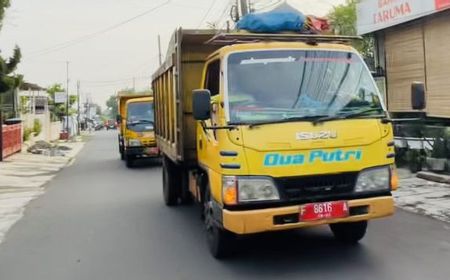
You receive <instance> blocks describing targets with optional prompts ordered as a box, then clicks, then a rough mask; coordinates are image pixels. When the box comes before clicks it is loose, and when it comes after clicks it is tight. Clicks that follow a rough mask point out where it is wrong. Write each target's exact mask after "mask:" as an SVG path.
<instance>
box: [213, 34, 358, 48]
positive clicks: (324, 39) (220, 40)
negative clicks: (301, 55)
mask: <svg viewBox="0 0 450 280" xmlns="http://www.w3.org/2000/svg"><path fill="white" fill-rule="evenodd" d="M358 40H362V37H360V36H341V35H317V34H292V33H280V34H255V33H220V34H217V35H215V36H214V37H213V38H211V39H210V40H208V41H206V44H212V45H223V46H226V45H233V44H244V43H260V42H305V43H308V44H318V43H335V44H346V45H348V44H351V43H352V42H353V41H358Z"/></svg>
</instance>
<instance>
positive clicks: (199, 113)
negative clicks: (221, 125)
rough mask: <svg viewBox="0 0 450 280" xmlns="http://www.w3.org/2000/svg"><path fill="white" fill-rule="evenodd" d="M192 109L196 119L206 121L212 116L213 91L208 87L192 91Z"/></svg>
mask: <svg viewBox="0 0 450 280" xmlns="http://www.w3.org/2000/svg"><path fill="white" fill-rule="evenodd" d="M192 110H193V114H194V119H196V120H197V121H204V120H207V119H209V118H211V92H210V91H209V90H207V89H196V90H193V91H192Z"/></svg>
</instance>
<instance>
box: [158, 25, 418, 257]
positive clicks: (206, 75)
mask: <svg viewBox="0 0 450 280" xmlns="http://www.w3.org/2000/svg"><path fill="white" fill-rule="evenodd" d="M349 42H350V38H347V37H333V36H313V35H288V34H279V35H273V34H219V35H215V34H214V33H213V32H212V31H207V30H182V29H179V30H177V31H176V32H175V34H174V35H173V37H172V41H171V43H170V45H169V50H168V54H169V55H168V59H167V60H166V62H165V63H164V64H163V65H162V66H161V68H160V69H159V70H158V71H157V72H156V73H155V74H154V76H153V90H154V94H155V108H156V138H157V142H158V145H159V147H160V149H161V151H162V154H163V195H164V200H165V202H166V204H167V205H169V206H173V205H177V204H179V203H182V202H185V201H190V199H192V198H193V199H194V200H195V201H197V202H199V203H200V205H201V206H202V209H203V217H204V223H205V227H206V232H207V240H208V244H209V248H210V251H211V253H212V254H213V255H214V256H215V257H218V258H220V257H223V256H226V255H227V254H228V253H229V251H230V248H232V246H231V245H232V244H233V239H234V238H235V237H236V236H237V235H243V234H251V233H258V232H267V231H278V230H288V229H295V228H302V227H310V226H318V225H322V224H329V225H330V228H331V231H332V232H333V234H334V236H335V237H336V238H337V239H338V240H340V241H343V242H346V243H355V242H358V241H359V240H360V239H361V238H363V237H364V235H365V233H366V228H367V222H368V221H369V220H371V219H375V218H381V217H386V216H389V215H392V214H393V213H394V201H393V198H392V195H391V192H392V191H394V190H395V189H396V188H397V184H398V179H397V175H396V171H395V166H394V157H395V154H394V141H393V131H392V126H391V121H390V119H389V116H388V113H387V112H386V108H385V106H384V103H383V100H382V98H381V95H380V93H379V91H378V89H377V86H376V84H375V82H374V80H373V78H372V76H371V73H370V71H369V70H368V68H367V66H366V65H365V63H364V61H363V59H362V58H361V56H360V55H359V54H358V52H357V51H356V50H355V49H354V48H352V47H351V46H350V44H349ZM414 90H415V92H414V93H415V95H414V98H415V99H414V100H413V102H414V104H415V108H416V109H420V107H421V106H423V105H424V104H421V103H420V101H421V100H422V101H423V95H424V92H423V85H420V84H419V85H416V87H414ZM421 90H422V91H421ZM421 98H422V99H421Z"/></svg>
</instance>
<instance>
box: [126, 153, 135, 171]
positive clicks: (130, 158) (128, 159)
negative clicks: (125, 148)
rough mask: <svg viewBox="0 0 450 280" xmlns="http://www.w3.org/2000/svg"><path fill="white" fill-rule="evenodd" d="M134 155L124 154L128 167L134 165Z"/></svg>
mask: <svg viewBox="0 0 450 280" xmlns="http://www.w3.org/2000/svg"><path fill="white" fill-rule="evenodd" d="M134 161H135V157H134V156H128V155H125V164H126V166H127V167H128V168H132V167H133V165H134Z"/></svg>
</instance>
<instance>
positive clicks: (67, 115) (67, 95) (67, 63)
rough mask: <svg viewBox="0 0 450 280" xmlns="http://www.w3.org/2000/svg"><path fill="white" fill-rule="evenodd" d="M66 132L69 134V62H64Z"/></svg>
mask: <svg viewBox="0 0 450 280" xmlns="http://www.w3.org/2000/svg"><path fill="white" fill-rule="evenodd" d="M66 75H67V83H66V99H67V100H66V132H67V133H69V61H66Z"/></svg>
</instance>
